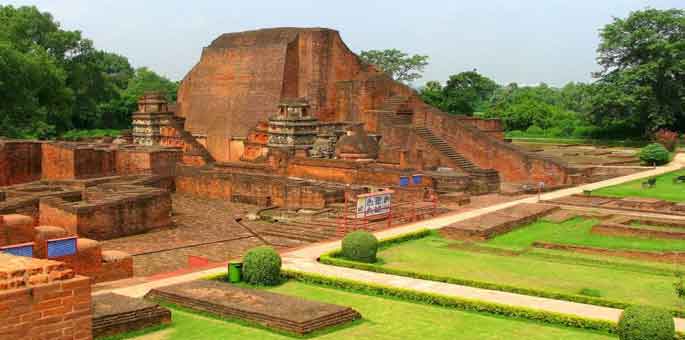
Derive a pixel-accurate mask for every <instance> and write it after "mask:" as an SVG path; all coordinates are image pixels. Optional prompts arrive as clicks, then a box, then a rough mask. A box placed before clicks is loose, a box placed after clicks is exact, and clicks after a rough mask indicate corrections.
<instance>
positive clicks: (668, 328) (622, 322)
mask: <svg viewBox="0 0 685 340" xmlns="http://www.w3.org/2000/svg"><path fill="white" fill-rule="evenodd" d="M674 336H675V324H674V322H673V315H671V313H670V312H668V311H666V310H663V309H659V308H654V307H647V306H631V307H628V308H626V309H625V310H624V311H623V314H621V318H620V319H619V320H618V338H619V339H621V340H648V339H649V340H673V337H674Z"/></svg>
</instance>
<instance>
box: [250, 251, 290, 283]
mask: <svg viewBox="0 0 685 340" xmlns="http://www.w3.org/2000/svg"><path fill="white" fill-rule="evenodd" d="M243 278H244V279H245V282H247V283H249V284H253V285H262V286H273V285H277V284H279V283H280V282H281V256H280V255H278V253H277V252H276V251H275V250H274V249H273V248H271V247H257V248H252V249H250V250H249V251H248V252H247V254H245V257H243Z"/></svg>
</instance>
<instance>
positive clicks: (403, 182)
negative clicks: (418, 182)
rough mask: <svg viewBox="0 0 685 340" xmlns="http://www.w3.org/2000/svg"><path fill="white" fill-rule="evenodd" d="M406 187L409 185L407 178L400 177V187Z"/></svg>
mask: <svg viewBox="0 0 685 340" xmlns="http://www.w3.org/2000/svg"><path fill="white" fill-rule="evenodd" d="M408 185H409V177H406V176H402V177H400V186H401V187H406V186H408Z"/></svg>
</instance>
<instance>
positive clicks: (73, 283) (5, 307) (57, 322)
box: [0, 254, 92, 340]
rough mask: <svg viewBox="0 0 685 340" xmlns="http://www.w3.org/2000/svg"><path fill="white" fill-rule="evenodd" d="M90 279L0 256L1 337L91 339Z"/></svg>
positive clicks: (60, 267)
mask: <svg viewBox="0 0 685 340" xmlns="http://www.w3.org/2000/svg"><path fill="white" fill-rule="evenodd" d="M91 329H92V311H91V288H90V279H88V278H87V277H82V276H74V273H73V272H72V271H71V270H69V269H66V268H65V266H64V264H63V263H60V262H56V261H49V260H39V259H32V258H24V257H15V256H11V255H6V254H0V339H2V340H19V339H21V340H41V339H74V340H86V339H92V334H91Z"/></svg>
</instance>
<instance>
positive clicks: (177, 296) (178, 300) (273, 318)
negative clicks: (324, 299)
mask: <svg viewBox="0 0 685 340" xmlns="http://www.w3.org/2000/svg"><path fill="white" fill-rule="evenodd" d="M145 298H146V299H152V300H161V301H167V302H170V303H173V304H176V305H179V306H182V307H186V308H191V309H194V310H197V311H202V312H207V313H211V314H214V315H217V316H219V317H224V318H235V319H240V320H245V321H248V322H254V323H258V324H261V325H263V326H265V327H268V328H273V329H277V330H281V331H286V332H290V333H295V334H300V335H304V334H307V333H311V332H313V331H316V330H320V329H323V328H327V327H330V326H335V325H339V324H343V323H346V322H349V321H352V320H356V319H359V318H361V315H360V314H359V313H358V312H357V311H355V310H353V309H351V308H349V307H343V306H337V305H332V304H327V303H321V302H315V301H309V300H304V299H301V298H298V297H292V296H287V295H282V294H275V293H271V292H266V291H261V290H256V289H248V288H239V287H236V286H233V285H230V284H228V283H224V282H219V281H204V280H199V281H192V282H187V283H182V284H177V285H172V286H167V287H162V288H157V289H153V290H151V291H150V292H149V293H148V294H147V295H145Z"/></svg>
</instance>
